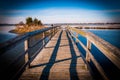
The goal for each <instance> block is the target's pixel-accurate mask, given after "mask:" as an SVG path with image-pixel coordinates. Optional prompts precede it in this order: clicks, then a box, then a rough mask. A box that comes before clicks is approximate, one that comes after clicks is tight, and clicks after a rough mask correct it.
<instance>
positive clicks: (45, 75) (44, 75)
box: [40, 31, 63, 80]
mask: <svg viewBox="0 0 120 80" xmlns="http://www.w3.org/2000/svg"><path fill="white" fill-rule="evenodd" d="M62 32H63V31H62ZM62 32H61V33H60V35H59V38H58V41H57V43H56V46H55V48H54V50H53V53H52V55H51V58H50V60H49V63H48V64H47V65H46V67H45V68H44V69H43V72H42V75H41V77H40V80H48V77H49V74H50V69H51V67H52V66H53V65H54V63H55V60H56V56H57V51H58V48H59V45H60V41H61V36H62Z"/></svg>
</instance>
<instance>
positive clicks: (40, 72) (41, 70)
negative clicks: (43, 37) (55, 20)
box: [19, 30, 92, 80]
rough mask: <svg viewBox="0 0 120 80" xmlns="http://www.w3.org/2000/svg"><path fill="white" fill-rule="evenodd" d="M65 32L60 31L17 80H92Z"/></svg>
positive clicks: (74, 45)
mask: <svg viewBox="0 0 120 80" xmlns="http://www.w3.org/2000/svg"><path fill="white" fill-rule="evenodd" d="M80 54H81V53H80V52H79V50H78V49H77V46H76V44H75V43H74V42H73V40H72V39H71V36H70V35H69V34H68V33H67V31H66V30H60V31H58V33H57V34H56V35H55V36H54V37H53V38H52V39H51V40H50V41H49V42H48V44H47V45H46V46H45V48H43V50H42V51H41V52H40V53H39V54H38V55H37V57H36V58H35V59H34V60H33V61H32V63H31V68H28V69H26V70H25V71H24V73H23V74H22V75H21V77H20V79H19V80H92V77H91V75H90V72H89V71H88V70H87V69H86V66H85V63H84V61H83V59H82V57H81V55H80Z"/></svg>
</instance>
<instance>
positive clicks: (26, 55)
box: [24, 40, 29, 69]
mask: <svg viewBox="0 0 120 80" xmlns="http://www.w3.org/2000/svg"><path fill="white" fill-rule="evenodd" d="M24 49H25V51H27V50H28V40H25V41H24ZM28 61H29V57H28V52H27V53H26V54H25V63H27V62H28ZM28 67H29V66H26V69H28Z"/></svg>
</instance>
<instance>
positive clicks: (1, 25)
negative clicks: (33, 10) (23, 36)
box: [0, 24, 16, 26]
mask: <svg viewBox="0 0 120 80" xmlns="http://www.w3.org/2000/svg"><path fill="white" fill-rule="evenodd" d="M15 25H16V24H0V26H15Z"/></svg>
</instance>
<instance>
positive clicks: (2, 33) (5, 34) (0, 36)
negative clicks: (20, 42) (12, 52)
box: [0, 26, 17, 43]
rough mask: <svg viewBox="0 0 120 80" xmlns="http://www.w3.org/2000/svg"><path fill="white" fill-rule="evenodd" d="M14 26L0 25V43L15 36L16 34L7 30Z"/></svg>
mask: <svg viewBox="0 0 120 80" xmlns="http://www.w3.org/2000/svg"><path fill="white" fill-rule="evenodd" d="M14 28H15V26H0V43H3V42H6V41H8V40H10V39H12V38H14V37H16V36H17V34H14V33H9V31H10V30H12V29H14Z"/></svg>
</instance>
